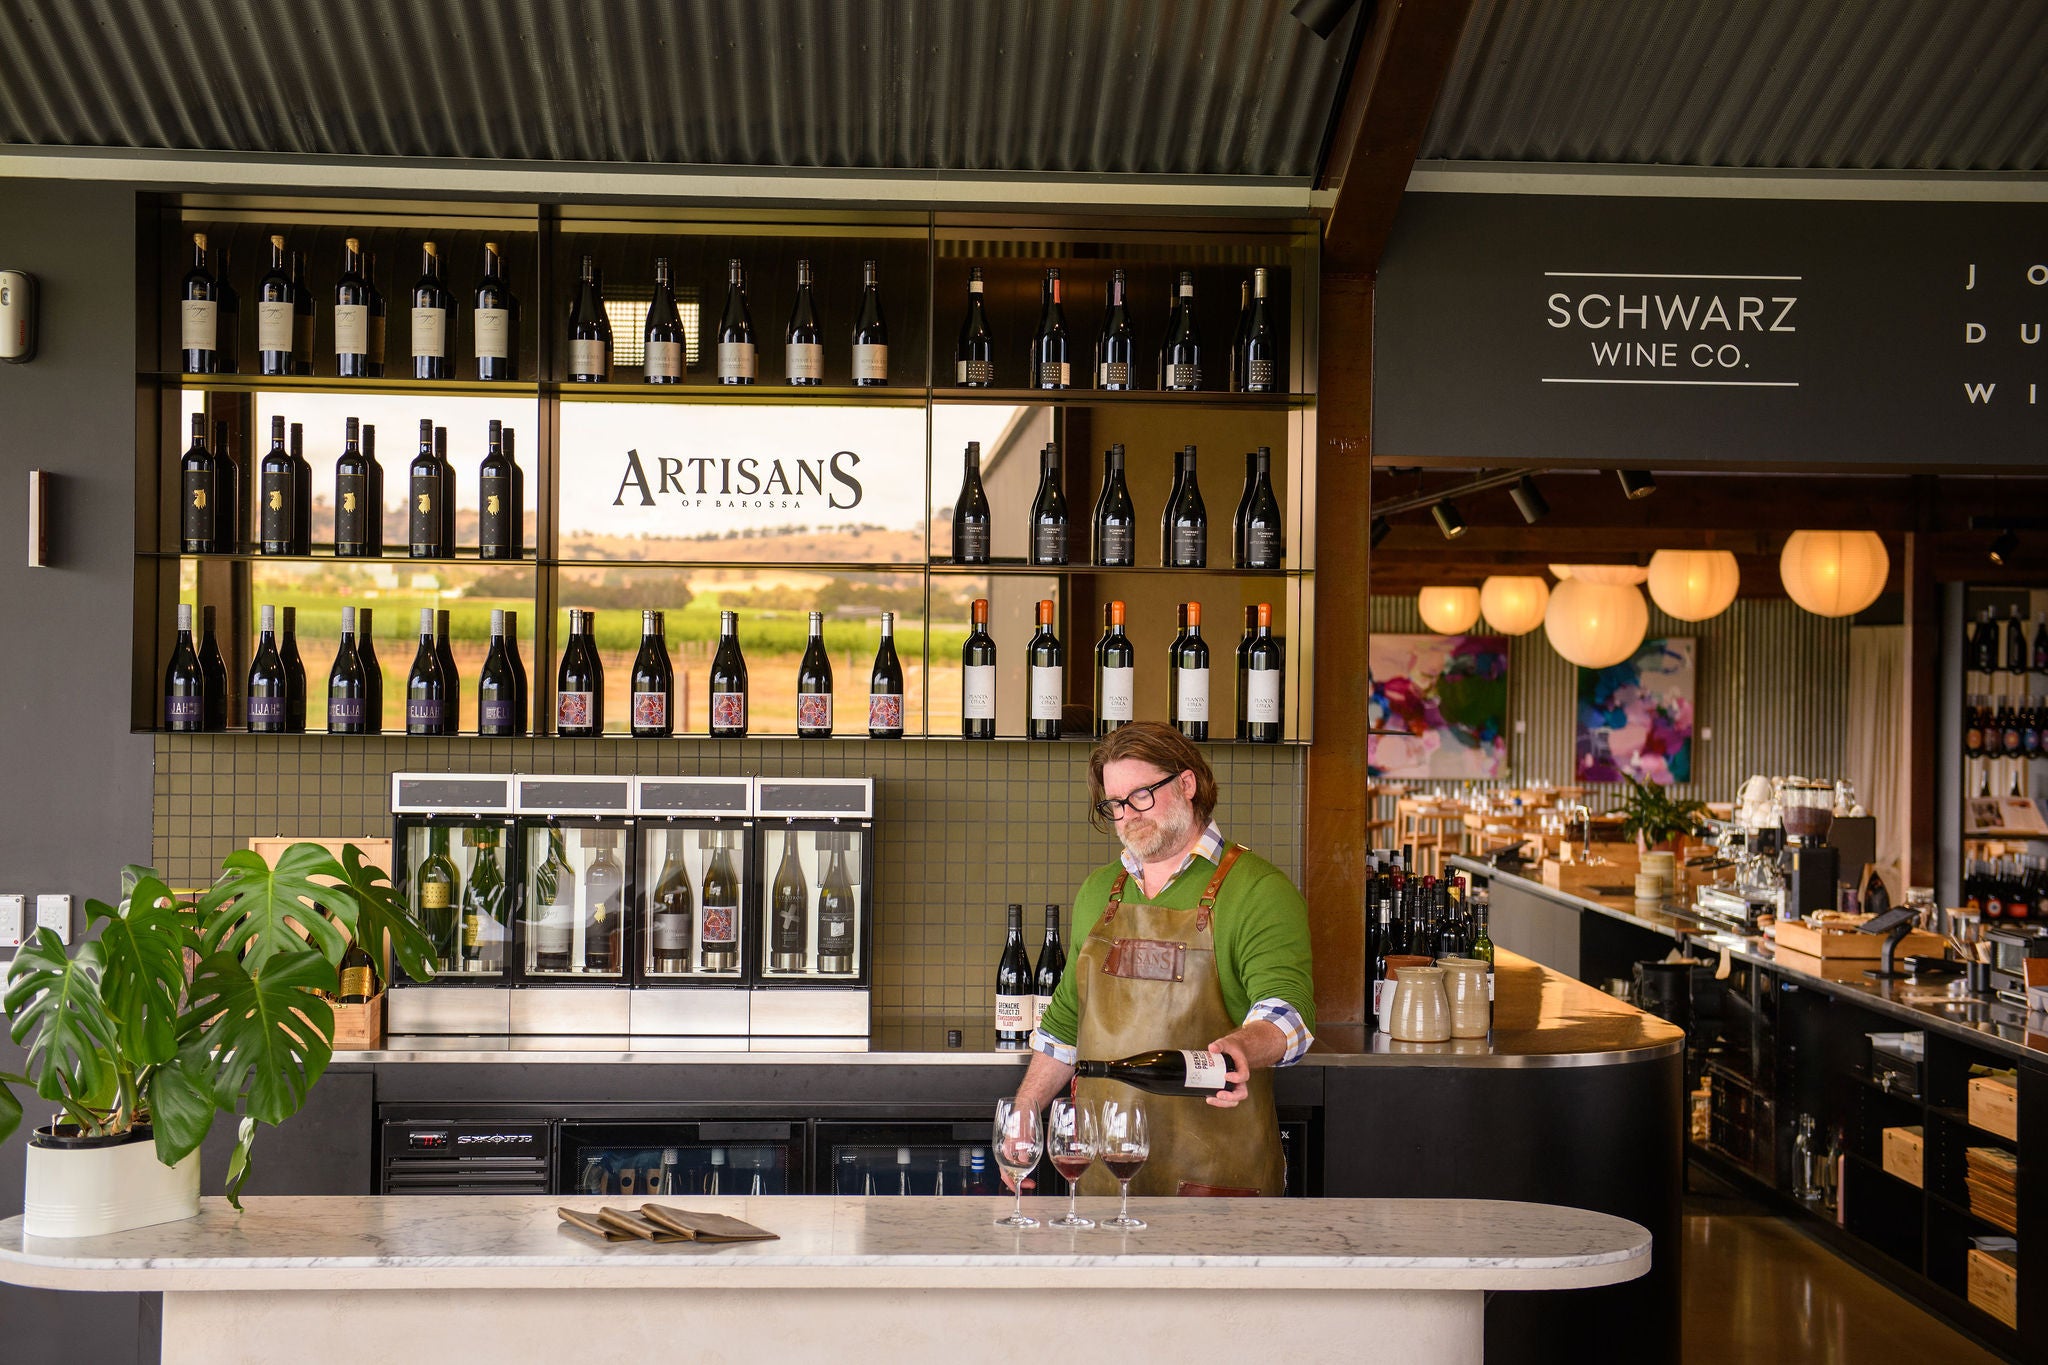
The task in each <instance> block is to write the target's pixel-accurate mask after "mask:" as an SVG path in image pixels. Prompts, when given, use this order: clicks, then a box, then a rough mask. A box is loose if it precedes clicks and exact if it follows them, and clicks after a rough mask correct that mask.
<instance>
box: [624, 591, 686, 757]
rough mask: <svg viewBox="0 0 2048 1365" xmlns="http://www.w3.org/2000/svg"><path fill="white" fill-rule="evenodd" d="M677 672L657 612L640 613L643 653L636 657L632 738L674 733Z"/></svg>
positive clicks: (665, 630)
mask: <svg viewBox="0 0 2048 1365" xmlns="http://www.w3.org/2000/svg"><path fill="white" fill-rule="evenodd" d="M675 693H676V672H675V667H674V666H673V665H672V664H671V663H670V662H669V657H668V632H667V629H666V627H665V626H664V624H663V621H662V615H661V613H660V612H658V611H643V612H641V613H640V652H639V654H637V655H635V656H634V659H633V738H635V739H662V738H666V737H667V736H669V735H672V734H674V733H675V728H676V727H675V714H674V712H675Z"/></svg>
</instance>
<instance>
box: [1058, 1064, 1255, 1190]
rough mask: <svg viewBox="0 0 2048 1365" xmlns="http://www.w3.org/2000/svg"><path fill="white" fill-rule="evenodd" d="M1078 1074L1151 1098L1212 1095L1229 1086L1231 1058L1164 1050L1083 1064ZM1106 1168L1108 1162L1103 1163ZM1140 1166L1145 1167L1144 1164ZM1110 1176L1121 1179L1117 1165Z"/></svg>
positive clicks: (1111, 1169)
mask: <svg viewBox="0 0 2048 1365" xmlns="http://www.w3.org/2000/svg"><path fill="white" fill-rule="evenodd" d="M1074 1070H1075V1072H1076V1073H1077V1074H1078V1075H1081V1076H1087V1077H1100V1078H1103V1079H1107V1080H1112V1081H1118V1082H1121V1083H1122V1084H1124V1085H1128V1086H1130V1087H1132V1088H1133V1089H1136V1090H1143V1091H1145V1092H1146V1093H1148V1094H1152V1095H1204V1096H1206V1095H1213V1094H1215V1093H1216V1092H1217V1091H1219V1090H1222V1089H1223V1088H1224V1087H1225V1086H1227V1085H1228V1084H1229V1082H1228V1081H1226V1080H1224V1079H1223V1074H1224V1073H1225V1072H1226V1071H1228V1070H1230V1058H1229V1057H1227V1056H1225V1055H1224V1054H1223V1053H1221V1052H1185V1051H1183V1052H1174V1051H1168V1050H1165V1049H1161V1050H1158V1051H1154V1052H1138V1053H1133V1054H1132V1055H1131V1056H1129V1057H1120V1058H1118V1059H1117V1060H1116V1061H1113V1062H1091V1061H1082V1062H1077V1063H1075V1065H1074ZM1104 1164H1105V1165H1108V1164H1109V1163H1108V1162H1107V1161H1105V1162H1104ZM1139 1164H1141V1165H1142V1164H1143V1163H1142V1161H1141V1162H1140V1163H1139ZM1110 1174H1112V1175H1116V1176H1117V1178H1118V1179H1119V1180H1121V1179H1124V1178H1125V1177H1124V1176H1122V1175H1120V1174H1118V1172H1117V1170H1116V1167H1115V1166H1110Z"/></svg>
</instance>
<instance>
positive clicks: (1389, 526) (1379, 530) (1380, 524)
mask: <svg viewBox="0 0 2048 1365" xmlns="http://www.w3.org/2000/svg"><path fill="white" fill-rule="evenodd" d="M1393 529H1394V523H1393V522H1391V521H1388V520H1387V519H1386V518H1385V517H1374V518H1373V519H1372V546H1371V548H1373V549H1375V550H1377V549H1379V547H1380V542H1381V541H1383V540H1385V539H1386V538H1387V534H1388V533H1389V532H1390V531H1392V530H1393Z"/></svg>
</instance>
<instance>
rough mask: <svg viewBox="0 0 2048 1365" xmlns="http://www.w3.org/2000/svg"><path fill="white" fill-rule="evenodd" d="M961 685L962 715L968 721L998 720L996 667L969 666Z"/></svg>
mask: <svg viewBox="0 0 2048 1365" xmlns="http://www.w3.org/2000/svg"><path fill="white" fill-rule="evenodd" d="M963 672H964V674H965V676H964V677H963V678H962V679H961V683H960V714H961V716H962V717H963V718H965V719H967V720H994V719H995V718H996V666H995V665H994V664H968V665H967V666H966V668H965V669H964V670H963Z"/></svg>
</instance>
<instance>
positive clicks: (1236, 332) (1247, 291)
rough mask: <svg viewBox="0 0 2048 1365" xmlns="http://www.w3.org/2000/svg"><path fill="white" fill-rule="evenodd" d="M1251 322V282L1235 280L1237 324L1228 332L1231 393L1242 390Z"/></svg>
mask: <svg viewBox="0 0 2048 1365" xmlns="http://www.w3.org/2000/svg"><path fill="white" fill-rule="evenodd" d="M1251 324H1252V282H1251V281H1250V280H1239V281H1238V282H1237V325H1236V326H1235V327H1234V328H1232V329H1231V333H1230V389H1231V392H1233V393H1241V392H1243V391H1244V346H1245V337H1246V336H1247V335H1248V334H1249V333H1250V331H1251Z"/></svg>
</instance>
